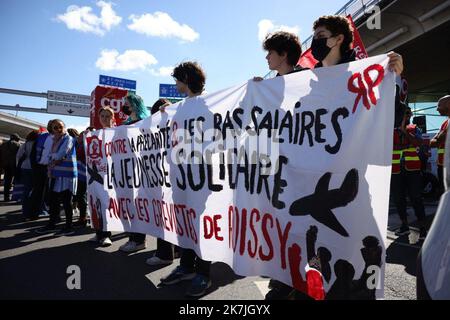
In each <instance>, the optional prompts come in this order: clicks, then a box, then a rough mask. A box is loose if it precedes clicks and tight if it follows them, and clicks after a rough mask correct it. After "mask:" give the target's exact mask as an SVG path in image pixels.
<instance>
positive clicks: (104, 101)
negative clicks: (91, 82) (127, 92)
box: [100, 97, 125, 113]
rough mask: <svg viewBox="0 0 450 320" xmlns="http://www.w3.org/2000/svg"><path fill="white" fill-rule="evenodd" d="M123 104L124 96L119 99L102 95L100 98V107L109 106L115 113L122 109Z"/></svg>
mask: <svg viewBox="0 0 450 320" xmlns="http://www.w3.org/2000/svg"><path fill="white" fill-rule="evenodd" d="M124 104H125V97H123V98H121V99H111V98H108V97H103V98H101V99H100V105H101V106H102V107H108V106H109V107H111V108H112V109H113V110H114V112H115V113H118V112H119V111H120V110H122V107H123V105H124Z"/></svg>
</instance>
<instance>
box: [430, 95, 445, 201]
mask: <svg viewBox="0 0 450 320" xmlns="http://www.w3.org/2000/svg"><path fill="white" fill-rule="evenodd" d="M437 111H438V112H439V114H440V115H441V116H446V117H447V119H445V121H444V122H443V123H442V125H441V128H440V130H439V132H438V133H437V134H436V135H435V136H434V137H433V139H431V141H430V146H431V147H436V148H437V149H438V160H437V168H438V178H439V189H440V190H439V195H441V194H442V193H443V192H444V190H445V189H444V150H445V139H446V137H447V131H448V122H449V119H450V95H447V96H444V97H442V98H440V99H439V102H438V107H437Z"/></svg>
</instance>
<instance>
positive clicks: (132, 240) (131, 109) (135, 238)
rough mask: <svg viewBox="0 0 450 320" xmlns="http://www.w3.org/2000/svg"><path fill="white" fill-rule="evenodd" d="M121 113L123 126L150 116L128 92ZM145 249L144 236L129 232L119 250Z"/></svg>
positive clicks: (137, 98) (145, 108)
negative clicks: (126, 117)
mask: <svg viewBox="0 0 450 320" xmlns="http://www.w3.org/2000/svg"><path fill="white" fill-rule="evenodd" d="M123 113H124V114H126V115H127V116H128V119H127V120H126V121H125V122H124V124H125V125H129V124H133V123H136V122H138V121H141V120H143V119H145V118H147V117H149V116H150V113H149V112H148V109H147V107H146V106H145V105H144V101H143V100H142V98H141V97H140V96H138V95H136V94H134V93H133V92H131V91H129V92H128V95H127V96H126V98H125V104H124V106H123ZM145 248H146V243H145V234H143V233H136V232H131V233H130V235H129V238H128V242H127V243H125V244H124V245H122V246H120V248H119V250H120V251H123V252H127V253H131V252H136V251H139V250H143V249H145Z"/></svg>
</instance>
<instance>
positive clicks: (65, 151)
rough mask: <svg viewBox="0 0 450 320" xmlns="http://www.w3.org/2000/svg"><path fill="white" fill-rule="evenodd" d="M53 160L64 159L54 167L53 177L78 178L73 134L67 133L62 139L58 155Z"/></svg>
mask: <svg viewBox="0 0 450 320" xmlns="http://www.w3.org/2000/svg"><path fill="white" fill-rule="evenodd" d="M52 160H62V162H61V163H58V164H57V165H56V166H55V167H54V168H53V169H52V172H51V173H52V176H53V177H67V178H76V177H77V176H78V171H77V156H76V150H75V143H74V140H73V138H72V137H71V136H69V135H68V134H66V135H65V136H64V137H63V138H62V139H61V141H60V143H59V146H58V151H57V152H56V156H55V157H54V159H52Z"/></svg>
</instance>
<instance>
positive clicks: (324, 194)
mask: <svg viewBox="0 0 450 320" xmlns="http://www.w3.org/2000/svg"><path fill="white" fill-rule="evenodd" d="M330 179H331V173H330V172H327V173H325V174H324V175H323V176H322V177H321V178H320V179H319V182H317V186H316V189H315V190H314V193H313V194H311V195H309V196H306V197H303V198H300V199H298V200H296V201H294V202H293V203H292V205H291V207H290V208H289V214H290V215H293V216H306V215H311V217H313V218H314V219H316V220H317V221H319V222H320V223H322V224H324V225H326V226H327V227H328V228H330V229H331V230H333V231H335V232H337V233H339V234H340V235H342V236H344V237H348V232H347V230H345V228H344V227H343V226H342V225H341V224H340V222H339V221H338V219H337V218H336V216H335V215H334V214H333V211H332V209H335V208H339V207H344V206H346V205H347V204H349V203H350V202H352V201H353V200H354V199H355V198H356V195H357V194H358V185H359V178H358V170H356V169H351V170H350V171H349V172H347V174H346V175H345V178H344V181H343V182H342V185H341V187H340V188H339V189H333V190H329V184H330Z"/></svg>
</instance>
